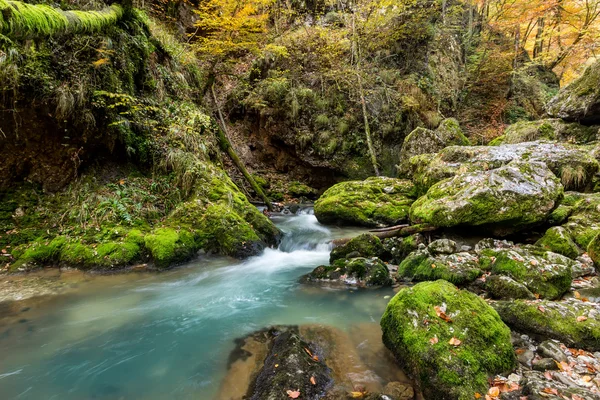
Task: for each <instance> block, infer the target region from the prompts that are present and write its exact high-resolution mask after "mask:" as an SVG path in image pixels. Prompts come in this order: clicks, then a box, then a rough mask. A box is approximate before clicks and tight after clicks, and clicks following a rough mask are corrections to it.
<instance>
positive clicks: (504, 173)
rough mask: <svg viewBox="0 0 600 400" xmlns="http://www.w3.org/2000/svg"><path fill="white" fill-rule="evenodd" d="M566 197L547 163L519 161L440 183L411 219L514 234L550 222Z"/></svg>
mask: <svg viewBox="0 0 600 400" xmlns="http://www.w3.org/2000/svg"><path fill="white" fill-rule="evenodd" d="M562 195H563V187H562V185H561V184H560V180H559V179H558V178H556V176H555V175H554V174H553V173H552V172H551V171H550V170H549V169H548V168H547V167H546V166H545V165H544V164H543V163H524V162H513V163H510V164H508V165H506V166H503V167H500V168H497V169H494V170H491V171H483V172H472V173H465V174H460V175H456V176H455V177H453V178H450V179H447V180H444V181H441V182H439V183H438V184H436V185H434V186H433V187H431V188H430V189H429V191H428V192H427V194H426V195H425V196H423V197H421V198H419V199H418V200H417V201H416V202H415V203H414V204H413V205H412V207H411V210H410V216H411V220H412V221H413V222H414V223H427V224H431V225H435V226H439V227H456V226H476V227H479V228H480V229H485V230H489V231H492V232H496V233H499V234H500V233H511V232H514V231H515V230H520V229H524V228H526V227H530V226H532V225H535V224H539V223H541V222H543V221H545V219H546V218H547V217H548V215H549V214H550V213H551V212H552V210H554V208H555V207H556V206H557V204H558V202H559V201H560V199H561V198H562Z"/></svg>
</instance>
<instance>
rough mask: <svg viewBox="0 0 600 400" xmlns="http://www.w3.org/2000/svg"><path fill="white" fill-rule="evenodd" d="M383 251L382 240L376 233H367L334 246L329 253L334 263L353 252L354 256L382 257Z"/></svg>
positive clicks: (330, 260) (330, 259) (331, 261)
mask: <svg viewBox="0 0 600 400" xmlns="http://www.w3.org/2000/svg"><path fill="white" fill-rule="evenodd" d="M383 252H384V248H383V245H382V243H381V240H380V239H379V238H378V237H377V236H375V235H370V234H368V233H365V234H362V235H359V236H357V237H355V238H353V239H352V240H350V241H349V242H348V243H346V244H343V245H341V246H338V247H336V248H334V249H333V250H332V251H331V254H330V255H329V262H330V263H333V262H334V261H336V260H340V259H344V258H347V257H348V256H349V255H350V254H353V255H354V257H381V255H382V254H383ZM350 258H352V257H350Z"/></svg>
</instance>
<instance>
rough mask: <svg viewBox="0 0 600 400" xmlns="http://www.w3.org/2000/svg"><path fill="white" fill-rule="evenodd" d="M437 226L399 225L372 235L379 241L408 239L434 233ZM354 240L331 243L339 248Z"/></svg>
mask: <svg viewBox="0 0 600 400" xmlns="http://www.w3.org/2000/svg"><path fill="white" fill-rule="evenodd" d="M437 229H438V227H437V226H433V225H427V224H421V225H412V226H406V225H404V226H403V225H398V226H393V227H390V228H387V230H379V229H378V230H374V231H371V235H373V236H377V237H378V238H379V239H382V240H383V239H387V238H392V237H406V236H410V235H414V234H415V233H424V232H433V231H435V230H437ZM350 240H352V238H343V239H335V240H332V241H331V243H332V244H333V247H339V246H341V245H344V244H346V243H348V242H349V241H350Z"/></svg>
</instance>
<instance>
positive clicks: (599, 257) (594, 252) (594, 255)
mask: <svg viewBox="0 0 600 400" xmlns="http://www.w3.org/2000/svg"><path fill="white" fill-rule="evenodd" d="M587 253H588V255H589V256H590V258H591V259H592V261H594V265H595V266H596V271H598V273H600V234H598V235H596V236H595V237H594V238H593V239H592V241H591V242H590V244H589V245H588V247H587Z"/></svg>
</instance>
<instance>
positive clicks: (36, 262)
mask: <svg viewBox="0 0 600 400" xmlns="http://www.w3.org/2000/svg"><path fill="white" fill-rule="evenodd" d="M66 241H67V240H66V238H65V237H63V236H58V237H56V238H54V239H52V240H44V239H38V240H36V241H35V242H33V243H30V244H26V245H22V246H20V247H19V248H17V249H15V250H14V251H13V252H12V255H13V257H14V258H15V259H16V261H15V262H14V263H13V265H12V266H11V269H12V270H18V269H19V268H25V269H30V268H34V267H43V266H46V265H49V264H52V263H55V262H57V261H58V259H59V256H60V253H61V249H62V248H63V246H64V245H65V243H66Z"/></svg>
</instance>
